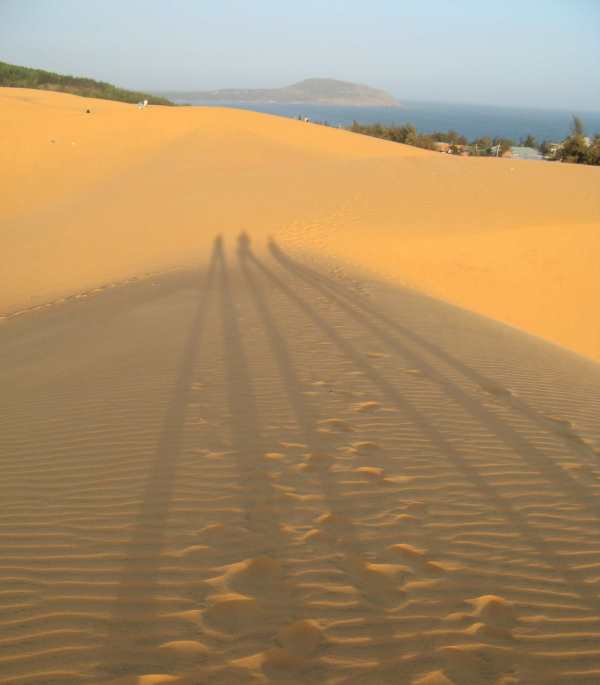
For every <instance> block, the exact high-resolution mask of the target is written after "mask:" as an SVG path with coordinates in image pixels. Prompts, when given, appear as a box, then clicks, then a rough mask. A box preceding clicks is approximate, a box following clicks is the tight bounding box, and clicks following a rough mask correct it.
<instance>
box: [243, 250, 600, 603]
mask: <svg viewBox="0 0 600 685" xmlns="http://www.w3.org/2000/svg"><path fill="white" fill-rule="evenodd" d="M271 251H272V252H273V254H274V255H275V257H277V258H278V261H279V263H280V264H283V265H284V266H288V267H289V263H288V262H286V261H285V259H281V257H282V252H281V251H280V250H279V249H278V248H277V247H276V246H275V245H274V244H273V243H272V244H271ZM254 263H255V264H256V266H257V268H259V269H260V270H261V272H262V273H264V275H265V276H266V277H267V278H268V279H269V280H270V281H271V282H272V283H273V284H274V285H275V286H276V287H278V288H279V289H280V290H281V291H282V292H283V293H285V294H286V295H287V296H288V298H289V299H290V300H291V301H292V302H294V304H295V305H296V306H297V307H298V308H299V309H301V310H302V311H303V312H304V313H305V314H306V315H307V317H308V318H309V319H311V320H312V321H313V323H314V324H315V325H316V326H317V327H318V328H319V329H321V331H323V333H324V334H325V335H326V336H327V337H328V338H329V339H330V340H331V341H332V342H333V343H334V344H335V345H336V346H337V348H338V349H339V350H340V352H341V353H342V354H343V355H345V356H346V357H347V358H348V359H349V360H351V362H352V363H353V364H354V366H355V368H356V369H357V370H360V371H362V373H363V374H364V375H365V376H366V377H367V378H368V379H369V380H370V381H371V382H372V383H373V385H374V386H376V387H377V388H378V389H379V391H380V392H381V393H382V394H383V395H384V396H385V397H386V398H387V399H388V401H389V402H390V403H392V404H393V405H395V406H396V407H397V408H398V409H399V410H400V411H402V412H403V413H404V415H405V416H406V417H407V418H408V419H409V420H410V421H411V422H412V423H413V425H415V426H416V427H417V428H418V429H419V430H420V431H421V433H422V434H423V435H424V436H425V437H426V438H427V439H428V440H429V442H430V443H431V444H432V446H434V448H435V449H436V450H438V451H439V453H441V454H443V455H444V456H445V457H446V458H447V459H448V460H449V461H450V463H451V464H452V465H453V466H454V468H455V469H456V470H457V472H459V473H461V474H462V475H463V477H464V478H465V479H466V480H467V481H469V482H470V483H472V484H473V485H474V486H475V487H476V488H477V489H478V490H479V492H480V493H481V494H482V495H483V496H484V498H485V500H486V501H488V502H489V503H491V504H492V505H493V506H494V507H495V508H496V509H497V511H498V512H499V513H500V514H501V515H502V516H503V517H504V518H505V519H506V520H507V521H508V522H509V523H510V525H511V526H512V528H513V529H514V530H516V531H518V533H519V534H520V536H521V537H522V539H523V540H524V541H525V542H527V543H528V544H529V545H530V546H531V547H532V548H533V549H535V550H536V551H537V552H538V553H539V554H541V555H542V557H544V558H545V559H547V560H548V561H549V562H550V563H551V564H552V566H553V567H554V569H555V570H556V571H557V572H558V573H559V574H560V575H562V577H563V578H564V580H565V581H566V584H567V587H569V588H571V589H572V590H573V591H574V592H576V593H577V594H578V595H579V596H580V598H581V600H582V601H583V603H584V604H585V606H586V607H587V608H588V609H590V610H592V611H594V612H596V613H597V612H598V611H600V598H599V597H598V596H597V595H596V594H595V593H594V592H593V591H592V590H591V589H590V587H589V586H587V585H586V584H585V583H583V582H582V581H581V578H580V577H579V576H578V574H577V573H575V572H574V571H573V570H572V569H571V568H570V567H569V566H568V564H567V563H565V561H564V560H563V559H562V558H561V557H560V556H559V555H557V554H556V553H555V552H554V550H553V548H552V546H551V545H549V544H548V543H546V542H545V541H544V540H543V539H542V538H541V537H540V536H539V534H538V533H537V532H536V531H535V530H534V529H533V528H532V527H531V526H530V525H529V524H528V523H527V521H526V520H525V517H524V516H523V515H522V514H521V513H520V512H518V511H517V510H515V509H514V508H513V506H512V505H511V503H510V502H509V501H507V499H506V498H505V497H503V496H502V495H501V494H500V493H499V492H498V491H497V489H496V488H495V487H494V486H493V485H491V484H490V483H489V482H488V481H487V480H486V479H485V478H484V477H482V475H481V474H480V473H479V471H478V470H477V469H476V468H475V467H474V466H472V465H471V464H470V463H469V462H468V461H467V460H466V459H465V458H464V457H463V456H462V455H461V454H460V452H459V451H458V449H457V448H456V447H454V445H453V444H452V443H451V442H450V441H449V440H448V439H446V437H445V436H444V435H443V434H442V433H441V431H440V430H438V429H437V428H436V426H435V425H433V424H432V422H431V421H430V420H429V419H428V418H427V416H425V415H423V414H422V413H421V412H420V411H419V410H418V409H417V408H416V407H415V406H414V405H413V404H412V402H410V401H409V400H408V399H407V398H406V397H404V396H403V395H402V393H401V392H399V391H398V389H397V388H396V387H395V386H394V385H393V384H392V383H391V382H390V381H388V380H387V379H386V378H384V377H383V376H382V375H381V373H380V372H379V371H378V370H377V369H375V368H374V367H373V366H371V364H369V363H368V362H367V361H366V360H365V358H364V357H363V356H361V355H360V354H358V353H357V352H356V350H355V349H354V347H353V346H352V345H351V344H350V343H349V342H347V340H345V339H344V338H342V337H341V336H340V335H339V334H338V333H337V331H336V330H335V328H334V327H333V326H332V325H331V324H330V323H329V322H328V321H327V320H326V319H325V318H323V316H321V314H319V313H318V312H317V311H316V310H315V309H314V308H313V307H312V306H311V305H310V304H309V303H308V302H307V301H305V300H304V299H303V298H302V297H300V296H299V295H298V294H297V292H296V290H295V289H293V288H292V287H291V286H290V285H288V284H287V283H286V282H284V281H283V280H282V279H281V278H280V277H279V276H277V275H276V274H275V273H273V272H272V271H271V270H270V269H267V268H266V267H265V266H264V265H262V264H261V263H260V262H258V260H254ZM288 271H290V269H289V268H288ZM310 284H311V285H314V283H313V282H311V283H310ZM314 287H317V286H316V285H314ZM322 292H323V293H324V294H325V295H326V296H328V297H329V298H330V299H333V298H332V296H331V293H330V292H329V291H328V290H327V289H323V290H322ZM338 304H340V306H342V303H341V302H338ZM346 306H347V305H346V303H343V308H346ZM413 356H414V355H413ZM415 361H417V360H415ZM418 361H419V362H420V360H418ZM458 397H461V395H457V398H458ZM469 404H470V403H469ZM501 431H504V426H502V427H501ZM519 439H520V440H522V439H521V438H519ZM521 444H522V443H521Z"/></svg>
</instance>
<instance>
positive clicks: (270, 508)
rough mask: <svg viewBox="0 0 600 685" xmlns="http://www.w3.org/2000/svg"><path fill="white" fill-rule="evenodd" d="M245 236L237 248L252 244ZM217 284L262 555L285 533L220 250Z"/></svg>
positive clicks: (239, 454)
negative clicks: (265, 457)
mask: <svg viewBox="0 0 600 685" xmlns="http://www.w3.org/2000/svg"><path fill="white" fill-rule="evenodd" d="M246 240H247V242H246V241H245V240H243V239H240V241H239V243H238V249H239V250H240V251H243V250H245V249H247V248H248V246H249V239H248V238H247V237H246ZM217 264H218V284H219V299H220V309H221V326H222V339H223V355H224V360H225V379H224V382H225V389H226V396H227V403H228V407H229V416H230V426H231V440H232V450H233V451H234V453H235V455H236V459H237V466H238V475H239V478H240V482H241V483H242V485H243V493H244V499H245V502H244V515H245V519H246V521H245V524H246V527H247V528H248V530H250V531H251V532H252V534H253V536H254V539H255V541H256V544H257V546H256V548H255V551H256V553H257V554H276V553H277V551H278V549H279V548H280V546H281V532H280V528H279V525H278V522H277V511H276V505H275V502H274V495H273V489H272V486H271V483H270V482H269V479H268V478H267V475H266V472H265V469H264V460H263V456H264V453H265V451H266V449H265V445H264V439H263V436H262V433H261V429H260V417H259V415H258V409H257V400H256V393H255V390H254V384H253V381H252V377H251V374H250V371H249V364H248V358H247V353H246V349H245V345H244V340H243V334H242V328H241V326H240V321H239V316H238V310H237V307H236V303H235V302H234V297H233V289H232V285H231V280H230V275H229V268H228V264H227V257H226V255H225V252H224V251H223V250H221V251H220V252H219V254H218V259H217Z"/></svg>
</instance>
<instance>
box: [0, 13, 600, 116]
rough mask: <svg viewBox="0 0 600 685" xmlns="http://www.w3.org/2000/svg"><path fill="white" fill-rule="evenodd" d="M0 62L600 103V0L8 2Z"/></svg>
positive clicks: (149, 77)
mask: <svg viewBox="0 0 600 685" xmlns="http://www.w3.org/2000/svg"><path fill="white" fill-rule="evenodd" d="M0 60H4V61H8V62H14V63H17V64H24V65H27V66H35V67H43V68H47V69H51V70H54V71H61V72H66V73H72V74H83V75H88V76H92V77H94V78H99V79H103V80H107V81H111V82H113V83H117V84H118V85H122V86H126V87H130V88H140V89H143V88H146V89H212V88H227V87H238V86H239V87H260V86H263V87H276V86H281V85H287V84H289V83H292V82H294V81H298V80H300V79H303V78H307V77H312V76H326V77H332V78H339V79H344V80H349V81H358V82H362V83H367V84H369V85H373V86H376V87H380V88H385V89H386V90H389V91H390V92H392V93H393V94H394V95H396V96H397V97H399V98H400V99H406V100H411V99H412V100H419V99H421V100H438V101H446V102H475V103H489V104H505V105H523V106H532V107H555V108H560V109H563V108H566V109H571V108H578V109H580V110H582V109H594V110H600V77H599V74H600V0H293V1H290V0H211V1H207V0H0Z"/></svg>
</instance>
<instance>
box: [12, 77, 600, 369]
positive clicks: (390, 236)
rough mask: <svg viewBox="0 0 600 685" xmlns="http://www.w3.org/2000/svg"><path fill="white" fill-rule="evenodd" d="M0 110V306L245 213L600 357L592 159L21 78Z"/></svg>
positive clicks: (599, 181) (61, 291)
mask: <svg viewBox="0 0 600 685" xmlns="http://www.w3.org/2000/svg"><path fill="white" fill-rule="evenodd" d="M86 108H89V109H91V114H85V109H86ZM0 112H1V113H2V121H3V130H4V132H5V144H4V145H3V146H2V149H1V150H0V162H1V167H0V168H1V169H2V170H3V172H1V173H3V176H2V191H1V192H2V193H3V197H2V203H1V205H0V219H1V221H2V225H3V227H4V229H3V231H2V234H1V235H0V248H1V249H0V255H1V256H0V260H1V264H0V266H1V269H2V273H3V274H4V276H5V277H4V279H3V288H2V291H1V292H0V313H4V314H8V313H11V312H15V311H19V310H21V309H25V308H28V307H31V306H35V305H39V304H44V303H46V302H48V301H50V300H56V299H60V298H61V297H64V296H65V295H72V294H75V293H79V292H82V291H87V290H92V289H94V288H96V287H99V286H105V285H107V284H109V283H113V282H120V281H123V280H126V279H128V278H131V277H132V276H140V275H144V274H147V273H148V272H162V271H164V270H165V269H170V268H176V267H181V266H193V265H195V264H197V263H199V262H200V261H202V260H205V259H206V258H207V255H208V251H209V249H210V241H211V240H212V237H213V235H214V234H215V233H217V232H220V233H223V234H224V235H229V236H235V235H237V233H238V232H239V231H240V230H241V229H246V230H248V231H251V232H252V234H253V235H254V236H255V237H259V236H264V237H266V236H268V235H271V234H273V235H276V236H277V237H278V238H279V239H280V240H281V241H282V242H283V243H284V244H286V245H288V246H291V247H294V248H295V249H306V250H309V251H311V252H313V253H318V254H320V255H321V256H325V255H327V256H330V257H332V258H336V259H338V260H342V261H343V262H345V263H346V264H348V265H352V266H354V267H355V268H358V269H362V270H363V271H367V272H368V273H369V274H370V275H371V276H375V277H376V278H384V279H386V280H388V281H389V282H392V283H396V284H402V285H408V286H411V287H414V288H416V289H418V290H420V291H423V292H427V293H429V294H432V295H434V296H436V297H439V298H442V299H444V300H446V301H449V302H453V303H455V304H458V305H461V306H463V307H465V308H467V309H470V310H472V311H477V312H479V313H481V314H484V315H486V316H489V317H491V318H494V319H498V320H501V321H504V322H506V323H509V324H511V325H513V326H516V327H518V328H521V329H523V330H526V331H528V332H530V333H533V334H535V335H539V336H541V337H543V338H545V339H548V340H552V341H553V342H556V343H558V344H560V345H563V346H565V347H568V348H569V349H572V350H575V351H577V352H579V353H581V354H584V355H586V356H589V357H592V358H594V359H596V360H598V359H600V324H598V320H597V317H593V316H589V315H588V312H590V311H592V310H593V309H594V308H595V306H596V299H597V296H598V291H599V283H598V277H597V268H596V261H597V258H596V255H597V254H598V253H599V251H600V244H599V241H600V238H599V235H600V232H599V230H598V227H599V226H600V190H599V188H600V170H599V169H598V168H593V167H582V166H576V165H553V164H530V163H528V162H523V161H515V160H496V159H455V158H452V157H450V156H448V155H440V154H438V153H431V152H426V151H423V150H418V149H416V148H411V147H407V146H404V145H397V144H392V143H388V142H384V141H379V140H374V139H372V138H367V137H364V136H358V135H355V134H350V133H347V132H345V131H338V130H334V129H327V128H324V127H320V126H315V125H306V124H304V123H303V122H299V121H290V120H287V119H282V118H278V117H272V116H268V115H264V114H254V113H250V112H244V111H239V110H226V109H218V108H215V109H198V108H196V109H194V108H177V109H173V108H168V107H167V108H161V107H152V108H149V109H148V110H144V111H139V110H137V109H136V108H135V107H134V106H131V105H126V104H122V103H114V102H106V101H100V100H90V99H83V98H78V97H75V96H69V95H65V94H59V93H44V92H40V91H31V90H25V89H10V88H2V89H0Z"/></svg>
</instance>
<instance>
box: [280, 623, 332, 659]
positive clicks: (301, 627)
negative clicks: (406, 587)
mask: <svg viewBox="0 0 600 685" xmlns="http://www.w3.org/2000/svg"><path fill="white" fill-rule="evenodd" d="M277 639H278V641H279V643H280V644H281V646H282V647H283V648H284V649H285V650H286V651H287V652H288V653H289V654H292V655H293V656H297V657H302V658H305V659H306V658H308V657H312V656H314V654H315V653H316V652H317V650H318V649H319V647H320V646H321V643H322V642H323V631H322V630H321V628H320V626H319V624H318V623H317V622H316V621H309V620H305V621H296V622H295V623H292V624H291V625H289V626H286V627H285V628H282V629H281V630H280V631H279V634H278V636H277Z"/></svg>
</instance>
